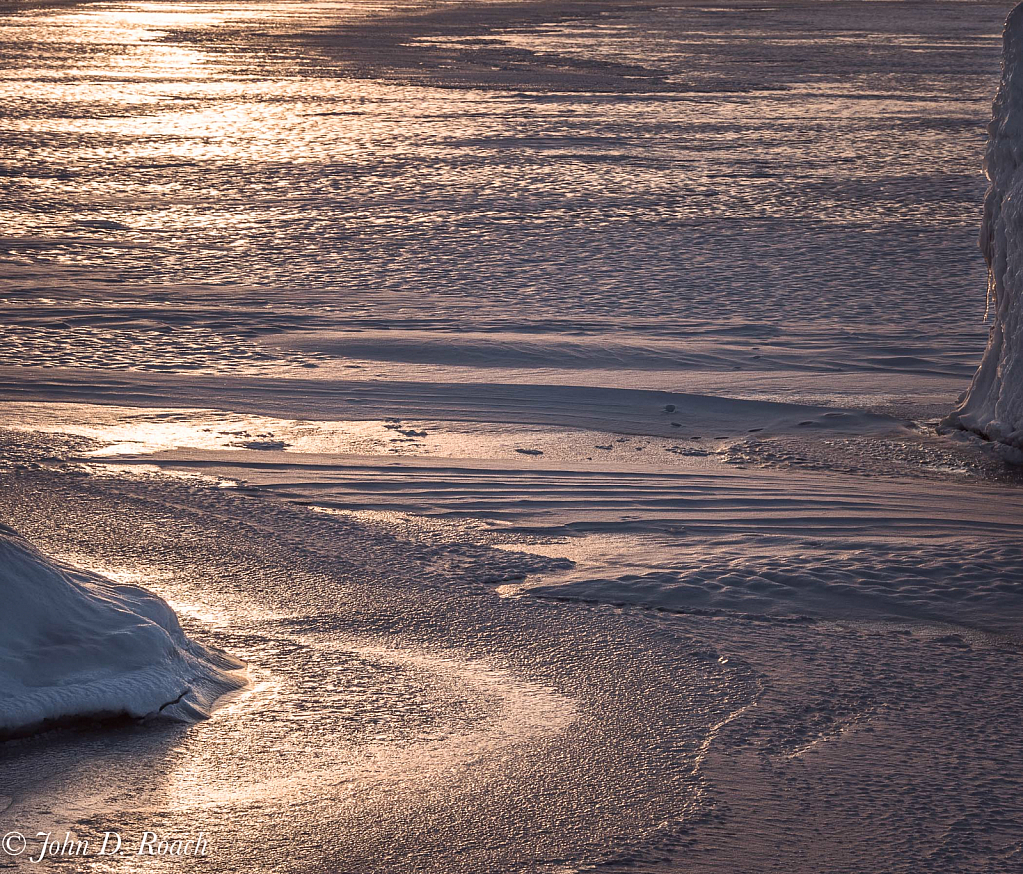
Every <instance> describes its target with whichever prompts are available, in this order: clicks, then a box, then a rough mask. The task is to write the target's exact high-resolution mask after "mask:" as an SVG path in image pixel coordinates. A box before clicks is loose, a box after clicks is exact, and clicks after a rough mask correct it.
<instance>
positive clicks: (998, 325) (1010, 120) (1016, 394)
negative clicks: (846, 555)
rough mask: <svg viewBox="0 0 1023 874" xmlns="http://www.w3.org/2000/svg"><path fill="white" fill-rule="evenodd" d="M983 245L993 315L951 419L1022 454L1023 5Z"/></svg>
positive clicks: (993, 131)
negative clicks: (977, 364) (984, 343)
mask: <svg viewBox="0 0 1023 874" xmlns="http://www.w3.org/2000/svg"><path fill="white" fill-rule="evenodd" d="M984 169H985V171H986V173H987V177H988V179H989V180H990V182H991V187H990V188H989V189H988V192H987V196H986V198H985V200H984V222H983V225H982V227H981V231H980V245H981V249H982V251H983V253H984V260H985V261H986V262H987V267H988V296H989V305H990V308H991V313H992V316H993V322H992V325H991V335H990V337H989V339H988V345H987V349H986V350H985V352H984V358H983V361H982V362H981V364H980V368H979V369H978V370H977V373H976V375H975V376H974V378H973V383H972V385H971V386H970V388H969V391H968V392H967V393H966V395H965V397H964V399H963V401H962V403H961V404H960V406H959V408H958V409H957V410H956V411H955V413H954V414H953V415H952V416H951V417H950V421H951V423H952V424H955V425H958V426H959V427H962V428H966V429H968V430H970V431H974V432H976V433H977V434H980V435H982V436H983V437H985V438H987V439H989V440H995V441H998V442H999V443H1003V444H1006V445H1007V446H1008V447H1011V448H1013V449H1015V450H1017V453H1016V460H1021V459H1023V454H1020V453H1019V451H1018V450H1023V5H1021V6H1016V8H1015V9H1013V10H1012V12H1011V13H1009V17H1008V18H1007V19H1006V22H1005V33H1004V37H1003V48H1002V80H1001V83H1000V84H999V86H998V93H997V95H996V96H995V101H994V108H993V111H992V118H991V123H990V124H989V125H988V146H987V153H986V154H985V156H984Z"/></svg>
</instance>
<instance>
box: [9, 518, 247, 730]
mask: <svg viewBox="0 0 1023 874" xmlns="http://www.w3.org/2000/svg"><path fill="white" fill-rule="evenodd" d="M0 604H2V609H0V737H5V736H12V735H16V734H22V733H27V732H30V731H33V730H35V729H40V728H46V727H48V726H51V725H59V724H62V723H65V722H68V721H71V720H75V719H78V718H89V717H96V718H103V717H114V716H129V717H144V716H150V715H152V714H156V713H160V714H161V715H164V716H169V717H171V718H177V719H185V720H191V719H199V718H202V717H204V716H206V715H208V713H209V710H210V708H211V706H212V704H213V702H214V701H215V700H216V699H217V698H219V697H220V696H221V695H223V694H224V693H226V692H228V691H231V690H233V689H238V688H240V687H241V686H243V685H244V683H245V681H244V679H243V678H242V674H241V671H240V669H241V668H242V667H243V666H242V664H241V663H240V662H238V661H236V660H235V659H233V658H231V657H230V656H228V655H226V654H224V653H222V652H219V651H215V650H211V649H209V648H207V647H204V646H201V645H199V644H197V643H195V642H194V641H191V640H189V639H188V638H187V637H185V635H184V633H183V632H182V630H181V626H180V625H179V624H178V620H177V617H176V616H175V615H174V611H173V610H171V608H170V607H169V606H168V605H167V604H166V603H165V602H164V601H162V600H161V599H160V598H158V597H157V596H156V595H154V594H152V593H151V592H147V591H146V590H145V589H140V588H138V587H136V586H127V585H118V584H116V583H113V582H111V581H109V580H106V579H104V578H103V577H100V576H98V575H96V574H93V573H89V572H86V571H81V570H76V569H74V568H70V567H67V566H65V565H62V564H59V563H58V562H56V561H54V560H53V559H51V558H49V557H47V556H45V555H43V554H42V553H41V552H39V551H38V550H37V549H35V548H34V547H33V546H32V545H31V544H29V543H28V542H27V541H26V540H25V539H24V538H22V537H21V536H19V535H18V534H17V533H16V532H15V531H13V530H12V529H11V528H8V527H7V526H5V525H0Z"/></svg>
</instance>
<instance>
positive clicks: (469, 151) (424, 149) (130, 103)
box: [0, 2, 1004, 369]
mask: <svg viewBox="0 0 1023 874" xmlns="http://www.w3.org/2000/svg"><path fill="white" fill-rule="evenodd" d="M4 10H6V11H5V12H4V14H3V17H2V19H0V58H2V60H0V111H2V112H3V114H4V116H5V118H6V131H5V135H4V139H3V143H2V145H0V172H2V173H3V175H4V178H5V196H4V202H3V204H2V205H0V209H2V211H3V212H2V216H3V221H4V225H5V230H6V235H5V240H4V241H3V244H2V249H0V255H2V258H3V261H2V264H3V270H2V285H0V289H2V291H0V294H2V295H3V297H4V300H3V308H4V313H5V315H4V323H5V328H4V330H3V333H2V334H0V341H2V342H0V362H3V363H8V364H49V365H53V364H59V365H68V364H75V363H78V364H83V365H86V366H113V367H146V368H154V367H155V368H157V369H175V368H190V367H202V368H206V369H210V368H213V369H216V368H218V367H226V366H229V364H230V365H244V364H247V363H248V364H255V365H256V366H257V368H258V366H259V365H260V364H261V362H263V360H264V359H263V357H262V356H265V355H266V354H267V353H266V352H265V351H264V350H262V349H261V348H254V347H253V346H252V345H251V341H252V340H253V339H254V338H255V337H258V336H263V335H265V334H267V333H274V332H277V331H283V330H287V329H294V328H308V327H318V328H329V329H337V328H339V327H343V328H345V329H353V328H359V327H362V328H367V327H370V328H372V327H378V326H387V327H390V328H395V327H409V328H413V329H432V330H452V329H465V328H466V327H473V328H475V329H481V330H493V329H495V328H502V329H506V330H513V331H526V332H542V333H548V332H551V331H554V332H562V333H563V332H573V333H579V332H582V333H595V334H603V333H607V332H608V331H611V330H613V331H616V332H618V333H622V332H624V333H627V334H628V333H640V334H644V335H665V336H671V337H676V338H678V337H682V338H684V337H686V336H689V335H690V334H691V333H693V332H706V331H710V332H711V335H712V337H713V336H718V337H722V336H723V337H725V338H727V337H728V336H729V332H732V331H735V330H736V329H738V328H740V327H742V326H747V327H749V329H750V330H751V331H752V334H751V335H749V336H753V337H756V338H760V339H762V338H771V337H778V336H787V335H790V334H791V333H792V332H793V331H794V330H795V329H796V328H797V327H798V328H799V330H800V331H803V330H805V329H807V328H808V327H810V326H811V325H812V324H816V325H818V326H819V327H820V326H823V329H824V330H826V331H827V332H829V333H830V334H832V335H833V336H834V337H836V338H837V340H839V341H841V339H842V338H843V337H846V336H848V337H849V338H850V339H851V338H852V337H853V336H854V335H855V336H858V337H859V338H860V339H861V340H862V338H863V336H864V334H866V336H868V337H869V338H872V339H875V340H877V342H879V343H888V344H890V345H893V346H898V347H901V348H905V347H906V346H907V345H910V346H912V345H913V344H916V345H917V346H919V345H923V346H925V347H927V348H931V349H933V348H938V349H962V348H967V349H976V350H977V351H978V352H979V350H980V347H981V346H982V341H983V332H984V328H983V324H982V315H983V288H984V279H983V265H982V262H981V260H980V257H979V254H978V253H977V251H976V246H975V228H976V225H977V220H978V219H977V216H978V215H979V204H980V199H981V196H982V191H983V180H982V177H981V175H980V172H979V166H980V156H981V152H982V148H983V142H984V123H985V120H986V114H987V112H988V106H989V103H990V92H991V87H992V85H991V83H992V82H993V81H994V77H995V75H996V71H997V63H998V47H997V34H998V30H999V24H1000V18H1001V16H1002V14H1003V12H1004V10H1003V9H1002V7H1001V6H999V5H984V4H969V5H963V4H939V5H938V6H937V7H935V12H934V13H933V14H928V15H926V16H922V15H921V14H920V12H919V10H918V9H917V8H916V7H904V6H901V5H893V4H885V5H884V6H883V7H879V6H877V5H875V4H864V5H851V6H850V5H828V6H823V7H822V6H819V5H816V4H814V5H812V7H810V6H806V5H805V4H801V3H794V4H786V5H784V6H781V7H769V8H747V7H732V6H729V5H725V6H717V7H704V6H697V5H689V4H681V5H668V6H663V5H662V6H658V7H656V8H649V7H646V6H635V7H633V6H629V5H625V6H616V7H615V8H614V9H598V8H589V7H578V6H573V5H569V4H545V5H544V7H543V9H542V10H541V9H537V8H534V7H525V6H523V7H504V6H502V7H495V8H489V7H479V8H476V7H473V8H472V9H470V10H462V9H459V8H454V9H449V8H448V7H443V6H437V7H430V6H427V5H422V6H412V7H410V6H407V5H400V6H399V5H387V4H383V5H381V4H374V5H372V6H371V5H368V4H359V3H354V4H341V3H266V2H259V3H246V4H239V3H223V2H209V3H191V4H181V3H173V4H171V3H124V2H112V3H98V4H84V5H70V6H61V7H54V8H47V7H32V8H27V9H24V8H17V9H12V7H10V6H7V7H4ZM184 326H187V330H184V329H183V327H184ZM172 331H173V332H174V335H173V337H170V336H169V332H172ZM750 342H753V341H752V340H751V341H750ZM307 355H312V353H307ZM385 357H386V356H385ZM312 360H313V361H315V355H312ZM722 366H723V365H722Z"/></svg>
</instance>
